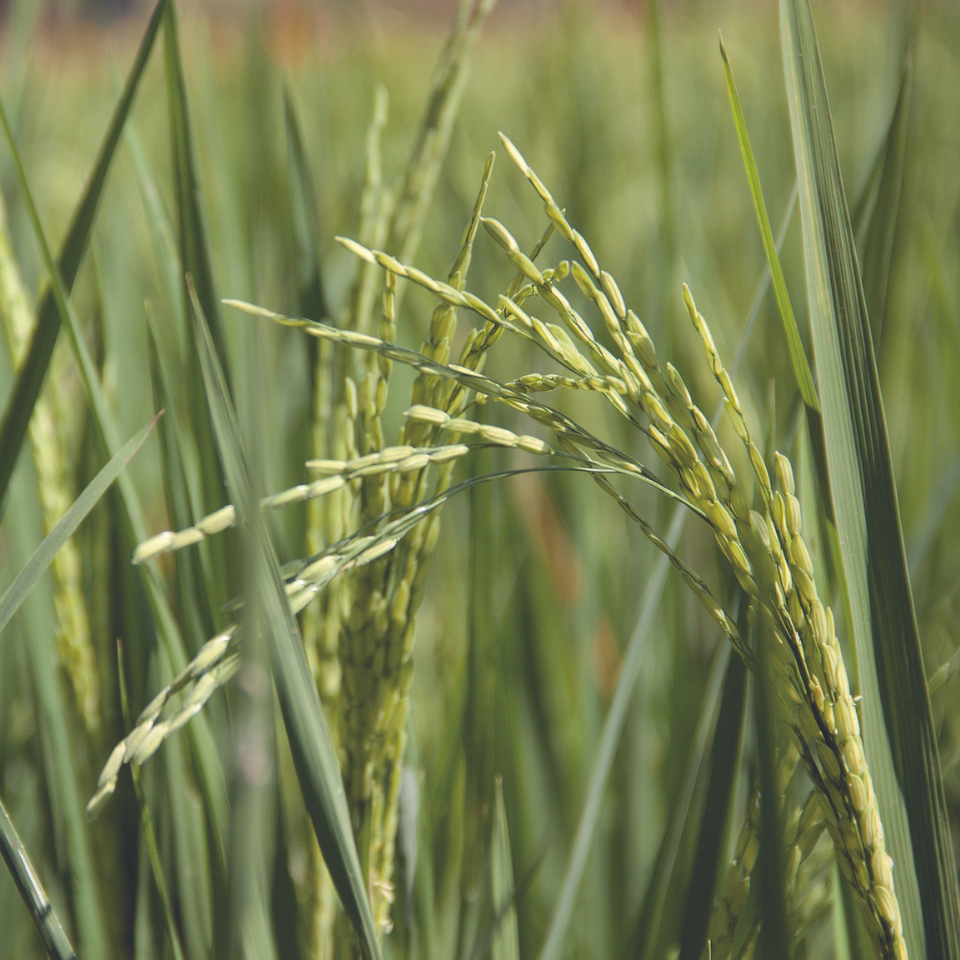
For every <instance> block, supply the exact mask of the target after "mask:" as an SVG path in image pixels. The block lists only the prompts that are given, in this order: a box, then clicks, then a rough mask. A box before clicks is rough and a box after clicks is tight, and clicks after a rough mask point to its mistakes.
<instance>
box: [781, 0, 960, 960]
mask: <svg viewBox="0 0 960 960" xmlns="http://www.w3.org/2000/svg"><path fill="white" fill-rule="evenodd" d="M780 15H781V30H782V41H783V59H784V70H785V74H786V81H787V91H788V98H789V104H790V117H791V126H792V131H793V140H794V155H795V159H796V165H797V175H798V178H799V183H800V196H801V214H802V220H803V242H804V255H805V261H806V274H807V291H808V302H809V304H810V313H811V322H812V330H813V343H814V350H815V356H816V361H817V372H818V376H819V387H820V400H821V409H822V411H823V415H824V433H825V439H826V449H827V457H828V467H829V470H830V480H831V489H832V491H833V498H834V511H835V514H836V517H837V525H838V532H839V536H840V543H841V550H842V555H843V564H844V571H845V573H846V580H847V587H848V591H849V600H850V609H851V612H852V623H851V629H852V631H853V635H854V640H855V644H856V651H857V660H858V664H859V680H860V690H861V693H862V695H863V730H864V741H865V746H866V752H867V760H868V763H869V766H870V770H871V773H872V775H873V779H874V785H875V787H876V791H877V795H878V800H879V803H880V811H881V816H882V819H883V823H884V827H885V830H886V834H887V840H888V848H889V849H890V852H891V855H892V856H893V859H894V862H895V864H896V872H895V882H896V888H897V895H898V898H899V900H900V909H901V914H902V917H903V922H904V934H905V937H906V941H907V946H908V950H909V951H910V954H911V955H912V956H916V957H922V956H937V957H951V958H956V957H960V896H958V887H957V877H956V866H955V863H954V856H953V848H952V843H951V838H950V830H949V824H948V821H947V816H946V806H945V800H944V793H943V783H942V778H941V770H940V760H939V756H938V752H937V742H936V736H935V731H934V728H933V722H932V718H931V713H930V703H929V699H928V697H927V687H926V679H925V673H924V666H923V658H922V653H921V649H920V638H919V633H918V629H917V622H916V615H915V612H914V605H913V598H912V594H911V589H910V579H909V575H908V571H907V565H906V559H905V555H904V549H903V538H902V534H901V530H900V520H899V507H898V503H897V492H896V487H895V484H894V476H893V469H892V465H891V461H890V450H889V442H888V438H887V430H886V423H885V419H884V413H883V403H882V399H881V396H880V387H879V378H878V375H877V368H876V361H875V357H874V351H873V343H872V341H871V336H870V326H869V319H868V316H867V305H866V300H865V297H864V293H863V285H862V281H861V277H860V269H859V265H858V262H857V255H856V250H855V247H854V240H853V230H852V228H851V225H850V217H849V213H848V210H847V204H846V199H845V197H844V192H843V184H842V179H841V175H840V166H839V161H838V159H837V152H836V145H835V143H834V137H833V127H832V122H831V119H830V110H829V104H828V101H827V94H826V87H825V84H824V79H823V71H822V65H821V63H820V57H819V51H818V47H817V41H816V35H815V32H814V27H813V20H812V17H811V14H810V10H809V6H808V4H807V3H806V2H805V0H781V3H780ZM891 322H892V320H891ZM914 868H915V870H914Z"/></svg>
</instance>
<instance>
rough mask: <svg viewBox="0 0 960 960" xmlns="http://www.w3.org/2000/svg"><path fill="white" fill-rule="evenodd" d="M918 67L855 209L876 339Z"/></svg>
mask: <svg viewBox="0 0 960 960" xmlns="http://www.w3.org/2000/svg"><path fill="white" fill-rule="evenodd" d="M912 90H913V69H912V65H911V61H910V60H909V59H908V60H907V63H906V66H905V67H904V69H903V74H902V76H901V78H900V88H899V90H898V91H897V102H896V105H895V106H894V109H893V114H892V115H891V117H890V124H889V126H888V127H887V132H886V135H885V136H884V138H883V141H882V142H881V144H880V147H879V148H878V150H877V155H876V157H875V159H874V163H873V167H872V169H871V171H870V176H869V177H868V178H867V184H866V186H865V188H864V190H863V193H862V195H861V196H860V198H859V201H858V203H857V204H856V208H855V209H854V211H853V215H852V220H853V225H854V234H855V236H856V240H857V249H858V251H859V253H860V259H861V262H862V263H863V293H864V298H865V299H866V303H867V310H868V312H869V316H870V326H871V330H872V332H873V339H874V342H875V343H876V344H877V345H878V347H879V344H880V343H881V335H882V333H883V322H884V315H885V313H886V307H887V288H888V287H889V284H890V269H891V265H892V263H893V246H894V241H895V240H896V233H897V220H898V216H899V213H900V194H901V191H902V189H903V176H904V167H905V165H906V158H907V146H908V137H909V132H910V103H911V93H912Z"/></svg>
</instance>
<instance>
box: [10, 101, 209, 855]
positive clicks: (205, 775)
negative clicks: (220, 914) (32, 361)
mask: <svg viewBox="0 0 960 960" xmlns="http://www.w3.org/2000/svg"><path fill="white" fill-rule="evenodd" d="M0 121H2V122H3V124H4V126H5V127H6V129H7V134H8V139H9V142H10V148H11V152H12V153H13V159H14V163H15V166H16V169H17V175H18V178H19V180H20V187H21V189H22V190H23V195H24V201H25V204H26V207H27V211H28V213H29V215H30V220H31V224H32V227H33V230H34V234H35V237H36V240H37V244H38V246H39V247H40V252H41V255H42V258H43V262H44V266H45V267H46V271H47V279H48V282H49V283H50V289H51V293H52V296H53V300H54V303H55V305H56V309H57V312H58V314H59V316H60V320H61V322H62V323H64V324H66V326H67V332H68V334H69V337H70V345H71V347H72V348H73V351H74V356H75V358H76V361H77V366H78V368H79V371H80V378H81V381H82V383H83V387H84V390H85V391H86V394H87V398H88V400H89V402H90V406H91V409H92V412H93V417H92V421H93V425H94V427H95V429H96V431H97V433H98V436H99V440H100V442H101V443H102V445H103V447H104V449H105V450H106V451H107V453H108V455H111V456H112V453H113V451H116V450H118V449H119V447H120V443H119V441H118V439H117V438H118V436H119V430H118V427H117V423H116V418H115V417H114V416H113V414H112V412H111V411H110V408H109V406H108V405H107V402H106V398H105V397H104V395H103V391H102V390H101V387H100V381H99V378H98V375H97V370H96V367H95V365H94V363H93V359H92V358H91V356H90V352H89V350H88V349H87V346H86V343H85V342H84V339H83V336H82V333H81V331H80V327H79V324H78V322H77V318H76V316H75V315H74V313H73V308H72V307H71V306H70V302H69V300H68V298H67V292H66V290H65V288H64V285H63V281H62V279H61V277H60V273H59V271H58V269H57V265H56V263H54V260H53V255H52V253H51V252H50V245H49V244H48V242H47V238H46V234H45V233H44V230H43V225H42V223H41V222H40V215H39V212H38V210H37V206H36V203H35V202H34V199H33V194H32V191H31V190H30V184H29V182H28V180H27V176H26V171H25V170H24V167H23V162H22V160H21V158H20V153H19V151H18V149H17V145H16V143H15V141H14V140H13V138H12V136H10V133H9V126H8V125H7V124H6V116H5V115H4V114H3V108H2V104H0ZM117 480H118V486H119V489H120V494H121V502H122V504H123V511H124V516H125V519H126V521H127V524H128V529H127V531H126V533H127V535H128V537H129V539H130V540H132V541H133V543H141V542H142V541H143V540H144V539H145V538H146V531H147V527H146V522H145V521H144V515H143V508H142V506H141V504H140V498H139V496H138V494H137V490H136V487H135V486H134V485H133V483H132V481H131V480H130V477H129V476H128V475H127V474H125V473H123V472H121V473H120V474H119V476H118V478H117ZM144 585H145V587H146V589H147V594H148V596H149V597H150V602H151V606H152V609H153V614H154V616H155V617H156V621H157V627H158V633H159V635H160V637H161V639H162V640H163V644H164V653H165V654H166V657H167V658H168V663H167V664H166V666H168V667H170V668H171V669H172V670H173V672H174V673H176V672H179V671H180V670H181V669H183V667H184V666H185V665H186V662H187V657H186V651H185V649H184V645H183V639H182V638H181V636H180V633H179V631H178V630H177V626H176V622H175V621H174V618H173V614H172V612H171V610H170V607H169V604H168V602H167V599H166V596H165V595H164V592H163V589H162V588H161V586H160V584H159V582H158V580H157V579H156V577H155V576H153V575H152V573H151V572H150V571H146V572H145V575H144ZM48 706H49V709H50V710H52V711H53V712H54V717H53V719H54V721H55V722H54V728H55V729H59V728H58V727H57V723H59V718H60V717H61V714H62V705H60V704H59V702H58V700H57V699H50V700H49V701H48ZM190 729H191V740H192V743H193V746H194V752H195V757H196V761H197V769H198V773H199V775H200V782H201V788H202V791H203V795H204V800H205V804H206V810H205V812H206V815H207V817H208V818H209V820H210V823H211V825H212V827H213V839H214V846H215V849H216V851H217V853H218V855H219V856H218V858H217V860H218V863H219V864H221V865H222V864H223V863H224V862H225V844H226V809H227V805H226V787H225V784H224V781H223V772H222V767H221V765H220V759H219V756H218V754H217V751H216V748H215V745H214V743H213V737H212V734H211V731H210V728H209V725H208V723H207V721H206V718H205V717H201V718H199V722H197V723H194V724H191V725H190ZM58 749H61V750H65V751H66V756H70V752H69V748H68V747H67V746H66V745H58ZM71 785H72V787H75V784H73V781H72V780H71ZM78 806H79V805H78ZM78 849H79V847H78Z"/></svg>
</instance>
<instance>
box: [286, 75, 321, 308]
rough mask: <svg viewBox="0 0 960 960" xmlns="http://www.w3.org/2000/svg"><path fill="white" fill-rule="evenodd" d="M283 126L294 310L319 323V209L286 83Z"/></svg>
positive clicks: (293, 104) (308, 163)
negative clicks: (296, 287)
mask: <svg viewBox="0 0 960 960" xmlns="http://www.w3.org/2000/svg"><path fill="white" fill-rule="evenodd" d="M283 126H284V131H285V133H286V139H287V171H288V176H287V186H288V189H289V191H290V211H291V220H292V226H293V233H294V238H295V242H296V252H297V282H298V284H299V293H298V295H297V310H298V312H299V313H300V314H301V316H304V317H308V318H309V319H311V320H321V319H323V318H324V317H327V316H330V310H329V307H328V306H327V297H326V293H325V290H324V284H323V274H322V272H321V269H320V234H319V224H318V222H317V218H318V211H319V209H320V207H319V204H318V202H317V188H316V183H315V181H314V178H313V172H312V171H311V169H310V160H309V158H308V157H307V150H306V145H305V143H304V135H303V126H302V123H301V121H300V116H299V114H298V112H297V106H296V102H295V101H294V97H293V90H292V89H291V87H290V85H289V83H287V84H285V85H284V88H283Z"/></svg>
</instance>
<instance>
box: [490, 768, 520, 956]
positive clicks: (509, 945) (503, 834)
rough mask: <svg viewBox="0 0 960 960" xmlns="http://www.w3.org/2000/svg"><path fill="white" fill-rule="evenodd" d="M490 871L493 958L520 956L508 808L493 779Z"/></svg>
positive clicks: (500, 788) (499, 785) (501, 788)
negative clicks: (493, 927) (493, 928)
mask: <svg viewBox="0 0 960 960" xmlns="http://www.w3.org/2000/svg"><path fill="white" fill-rule="evenodd" d="M490 853H491V856H490V873H491V882H492V884H493V916H494V923H495V924H496V929H495V932H494V934H493V949H492V958H493V960H520V940H519V936H520V935H519V932H518V930H517V908H516V906H515V904H514V897H515V892H514V885H513V858H512V856H511V855H510V832H509V830H508V829H507V811H506V807H504V805H503V782H502V781H501V779H500V778H499V777H497V780H496V789H495V795H494V808H493V845H492V849H491V851H490Z"/></svg>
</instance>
